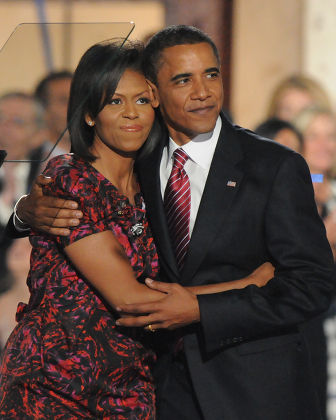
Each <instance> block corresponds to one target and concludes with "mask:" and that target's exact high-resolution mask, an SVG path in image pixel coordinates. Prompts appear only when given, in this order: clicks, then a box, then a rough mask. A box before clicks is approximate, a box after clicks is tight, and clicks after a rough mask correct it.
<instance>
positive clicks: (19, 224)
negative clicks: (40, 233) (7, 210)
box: [13, 195, 30, 232]
mask: <svg viewBox="0 0 336 420" xmlns="http://www.w3.org/2000/svg"><path fill="white" fill-rule="evenodd" d="M25 197H27V195H23V196H22V197H20V198H19V199H18V201H17V202H16V203H15V206H14V217H13V224H14V227H15V229H16V230H17V231H18V232H25V231H27V230H30V226H29V225H28V224H27V223H25V222H24V221H23V220H22V219H21V218H20V217H19V216H18V214H17V208H18V205H19V203H20V201H21V200H22V199H23V198H25Z"/></svg>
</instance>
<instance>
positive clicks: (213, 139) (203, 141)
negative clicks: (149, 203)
mask: <svg viewBox="0 0 336 420" xmlns="http://www.w3.org/2000/svg"><path fill="white" fill-rule="evenodd" d="M221 128H222V120H221V119H220V117H218V119H217V122H216V125H215V128H214V130H213V131H210V132H209V133H205V134H199V135H198V136H196V137H195V138H193V139H192V140H191V141H189V142H188V143H186V144H184V145H183V146H182V147H181V148H182V149H183V150H184V151H185V153H186V154H187V155H188V156H189V159H188V160H187V162H186V163H185V165H184V170H185V171H186V173H187V175H188V177H189V182H190V194H191V209H190V225H189V230H190V236H191V234H192V231H193V228H194V225H195V220H196V216H197V212H198V208H199V205H200V202H201V198H202V195H203V190H204V187H205V183H206V180H207V177H208V173H209V169H210V166H211V161H212V158H213V155H214V152H215V148H216V145H217V141H218V137H219V133H220V131H221ZM179 147H180V146H179V145H177V144H176V143H175V142H174V140H173V139H172V138H169V143H168V145H167V146H165V148H164V149H163V153H162V158H161V164H160V182H161V194H162V198H164V192H165V189H166V186H167V182H168V179H169V176H170V173H171V170H172V168H173V161H174V157H173V153H174V151H175V150H176V149H178V148H179Z"/></svg>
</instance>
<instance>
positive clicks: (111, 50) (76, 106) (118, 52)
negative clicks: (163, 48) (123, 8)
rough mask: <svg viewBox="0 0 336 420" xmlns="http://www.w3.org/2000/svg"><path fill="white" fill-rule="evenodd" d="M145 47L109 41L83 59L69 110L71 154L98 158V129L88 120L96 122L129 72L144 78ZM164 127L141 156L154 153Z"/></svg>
mask: <svg viewBox="0 0 336 420" xmlns="http://www.w3.org/2000/svg"><path fill="white" fill-rule="evenodd" d="M142 53H143V44H141V43H136V42H128V43H127V44H124V45H122V41H108V42H103V43H99V44H95V45H93V46H92V47H90V48H89V49H88V50H87V51H86V52H85V53H84V55H83V56H82V58H81V59H80V61H79V64H78V66H77V68H76V71H75V73H74V76H73V79H72V83H71V88H70V98H69V106H68V129H69V133H70V140H71V151H72V152H74V153H76V154H77V155H78V156H80V157H82V158H83V159H85V160H86V161H89V162H92V161H94V160H95V158H96V157H95V156H94V155H93V154H92V153H91V152H90V150H89V149H90V147H91V146H92V144H93V140H94V134H95V127H94V126H93V127H91V126H89V125H87V123H86V121H85V116H86V115H89V116H90V117H91V118H92V119H93V120H94V119H95V118H96V117H97V115H98V114H99V112H100V111H101V110H102V109H103V108H104V106H105V105H106V104H107V103H108V102H109V101H110V100H111V98H112V97H113V95H114V92H115V90H116V88H117V86H118V83H119V80H120V79H121V77H122V75H123V74H124V72H125V70H127V69H131V70H134V71H137V72H139V73H141V74H142V69H141V64H142ZM159 132H160V126H159V124H158V121H157V119H155V123H154V125H153V128H152V130H151V132H150V135H149V139H148V140H147V141H146V143H145V145H144V146H143V147H142V149H141V153H139V155H138V157H139V156H143V155H144V154H145V153H147V152H149V151H150V150H152V148H153V147H154V143H155V142H156V141H157V139H158V138H159V136H160V134H159Z"/></svg>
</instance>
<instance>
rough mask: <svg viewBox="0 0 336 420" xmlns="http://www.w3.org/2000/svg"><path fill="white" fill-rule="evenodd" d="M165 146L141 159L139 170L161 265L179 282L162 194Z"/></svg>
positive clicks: (172, 278) (171, 277) (173, 280)
mask: <svg viewBox="0 0 336 420" xmlns="http://www.w3.org/2000/svg"><path fill="white" fill-rule="evenodd" d="M163 147H164V144H160V145H159V146H158V147H157V148H156V149H155V150H154V152H153V153H151V154H150V155H149V156H148V157H147V158H146V159H144V160H143V161H141V162H140V163H139V164H138V172H139V180H140V185H141V190H142V193H143V196H144V200H145V203H146V211H147V215H148V220H149V223H150V227H151V230H152V234H153V237H154V240H155V244H156V247H157V249H158V252H159V255H160V265H161V266H162V268H163V269H164V271H165V272H166V273H167V274H168V277H169V278H170V280H171V281H172V282H179V278H180V274H179V272H178V268H177V264H176V260H175V255H174V251H173V249H172V245H171V241H170V236H169V231H168V227H167V220H166V216H165V211H164V206H163V201H162V196H161V187H160V162H161V157H162V152H163Z"/></svg>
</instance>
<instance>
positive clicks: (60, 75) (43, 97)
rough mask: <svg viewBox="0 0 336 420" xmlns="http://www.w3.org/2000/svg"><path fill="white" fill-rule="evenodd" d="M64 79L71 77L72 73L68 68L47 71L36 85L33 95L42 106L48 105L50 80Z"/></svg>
mask: <svg viewBox="0 0 336 420" xmlns="http://www.w3.org/2000/svg"><path fill="white" fill-rule="evenodd" d="M64 79H70V80H71V79H72V73H71V72H70V71H68V70H62V71H54V72H51V73H48V74H47V76H46V77H44V78H43V79H42V80H41V81H40V82H39V83H38V85H37V86H36V88H35V92H34V96H35V98H36V99H37V100H38V101H40V103H41V104H42V105H43V106H44V107H47V106H48V100H49V91H48V88H49V85H50V83H52V82H55V81H58V80H64Z"/></svg>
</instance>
